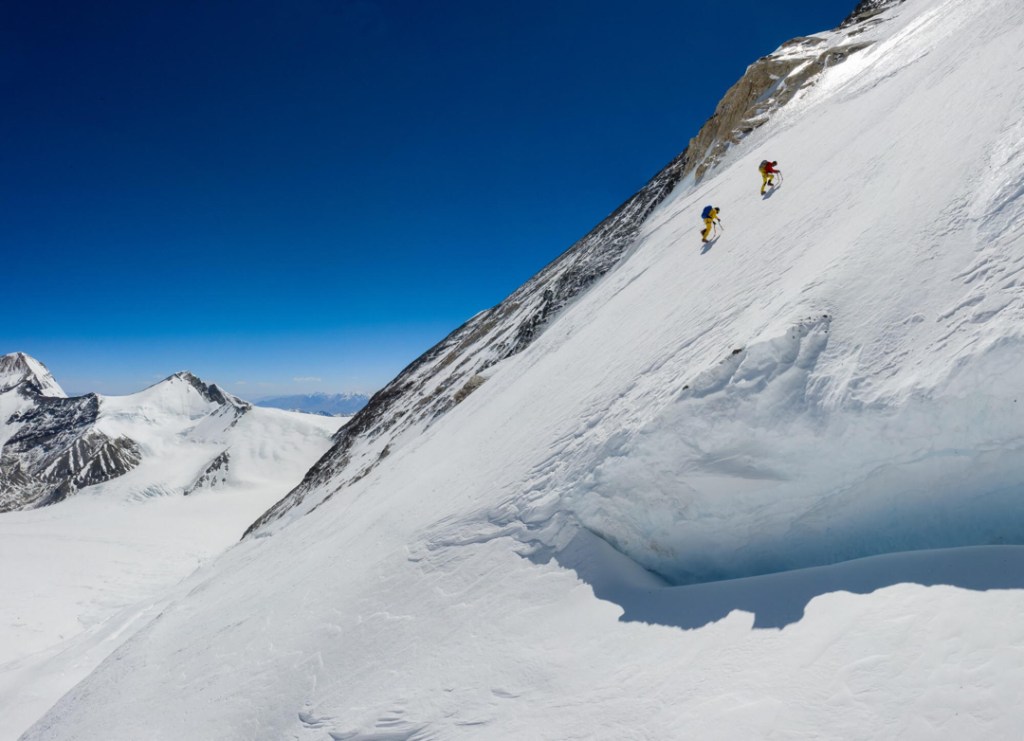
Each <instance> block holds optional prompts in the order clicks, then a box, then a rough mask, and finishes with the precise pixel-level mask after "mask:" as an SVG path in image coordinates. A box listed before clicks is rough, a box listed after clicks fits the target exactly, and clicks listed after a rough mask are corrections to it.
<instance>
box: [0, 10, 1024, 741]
mask: <svg viewBox="0 0 1024 741" xmlns="http://www.w3.org/2000/svg"><path fill="white" fill-rule="evenodd" d="M863 36H864V37H865V38H866V39H867V38H870V39H871V40H873V41H874V42H875V43H873V44H872V45H871V46H869V47H868V48H867V49H865V50H863V51H860V52H858V53H857V54H856V55H853V56H851V57H850V58H849V59H848V60H847V61H845V62H844V63H843V64H842V65H840V66H837V67H833V68H829V69H828V70H826V71H825V72H824V74H823V75H822V76H821V78H820V79H819V80H818V82H817V84H815V85H813V86H811V87H808V88H805V89H803V90H801V91H800V93H799V94H797V95H796V96H795V97H794V98H793V99H792V100H791V101H790V103H789V104H787V105H786V106H785V107H784V108H783V109H781V110H780V111H778V112H776V114H775V115H774V116H773V118H772V120H770V121H769V122H768V123H767V124H765V125H764V126H762V127H761V128H759V129H757V130H756V131H753V132H752V133H751V134H750V135H749V136H747V137H746V138H745V139H743V141H742V142H739V143H737V144H736V145H734V146H732V147H731V148H730V149H729V151H728V153H727V154H726V156H725V158H724V159H723V160H722V162H721V164H720V166H719V167H718V169H717V170H715V171H713V172H712V173H711V174H710V175H709V176H708V177H707V178H705V179H704V180H703V181H702V182H701V183H700V184H699V185H694V184H693V183H692V182H685V183H682V184H681V185H679V186H678V187H677V188H676V189H675V191H674V192H673V193H672V195H671V196H670V197H669V198H668V199H666V200H665V201H664V202H663V203H662V204H661V205H660V206H659V207H658V208H656V209H655V210H654V211H653V212H652V213H651V214H650V216H649V217H648V218H647V219H646V220H645V221H644V223H643V226H642V228H641V229H640V231H639V233H638V236H637V241H636V242H635V243H634V244H633V246H632V247H630V250H629V252H628V254H626V256H625V259H624V260H623V261H621V262H620V263H618V264H617V266H616V267H614V269H612V270H611V271H610V272H608V273H607V274H605V275H604V276H603V277H601V278H600V279H598V280H596V281H595V282H594V283H593V284H592V285H591V286H590V287H589V289H588V290H587V291H586V292H584V293H582V294H581V295H580V297H579V298H578V299H577V300H576V301H575V302H574V303H572V304H570V305H568V306H566V307H565V308H564V310H563V311H562V312H561V313H559V314H558V315H557V316H553V317H551V318H550V319H549V320H548V321H549V323H548V324H547V326H546V329H545V331H543V333H541V334H539V336H537V337H536V338H535V339H534V341H533V342H532V343H531V344H530V345H529V346H528V347H526V348H525V349H524V350H523V351H522V352H519V353H518V354H515V355H512V356H509V357H505V358H504V359H503V360H501V361H500V362H498V363H496V364H494V365H492V366H490V367H488V368H487V370H486V378H485V382H483V383H482V384H478V387H477V388H476V389H475V390H473V392H472V394H467V395H466V396H465V397H464V398H463V399H462V401H461V403H459V404H458V405H457V406H455V407H454V408H451V409H450V410H448V411H447V413H446V414H444V416H442V417H440V418H439V419H437V420H436V421H435V422H434V423H433V424H432V425H431V426H430V427H429V428H427V429H426V430H425V431H423V432H421V434H418V435H417V436H415V437H412V436H406V437H405V438H404V439H402V440H400V441H399V442H400V443H401V444H396V445H393V446H390V447H389V448H388V449H386V453H387V454H386V455H384V454H383V453H384V452H385V451H373V452H374V453H375V454H377V455H375V456H373V457H374V458H375V460H376V463H375V465H373V466H370V467H367V468H365V469H364V470H363V471H361V473H360V475H359V476H358V477H351V478H348V477H346V479H345V480H344V481H338V480H332V479H331V478H330V475H329V474H325V475H324V476H323V477H319V478H313V479H311V478H307V485H308V486H307V488H308V491H307V494H308V496H307V497H306V499H305V502H306V504H307V505H309V506H305V505H304V506H303V507H302V508H301V509H300V510H297V511H299V512H301V513H302V514H303V516H292V517H290V518H285V519H282V520H279V521H275V522H272V523H269V524H268V525H267V526H265V527H262V528H260V529H258V530H257V531H256V532H255V533H254V537H250V538H247V539H246V540H244V541H243V542H241V543H240V544H238V545H237V546H235V547H234V548H232V549H230V550H229V551H227V552H226V553H225V554H224V555H222V556H221V557H219V558H218V559H217V560H216V561H214V562H212V563H209V564H207V565H205V566H204V567H203V568H202V569H200V570H199V571H198V572H197V573H196V574H194V575H193V576H192V577H190V578H189V579H188V580H186V582H185V583H183V584H182V585H181V586H180V587H179V588H178V589H177V590H176V591H175V593H174V594H172V595H169V596H167V597H166V598H165V601H164V602H162V603H161V610H162V611H161V613H160V615H159V616H158V617H156V618H155V619H152V620H150V621H149V622H148V623H147V624H146V625H145V626H144V627H141V628H139V629H138V630H137V632H135V634H134V635H133V636H132V637H131V638H130V639H128V640H127V641H125V642H124V643H123V645H121V646H120V647H119V648H117V649H116V650H115V651H114V652H113V653H112V654H111V656H110V657H109V658H107V659H106V660H105V661H104V662H103V663H102V664H101V665H100V666H99V667H98V668H97V669H96V670H95V671H93V672H92V673H91V674H90V675H89V676H88V677H87V678H86V679H85V680H84V681H82V682H81V683H79V684H78V685H77V686H76V687H75V688H74V689H72V690H71V691H70V692H69V693H68V694H67V695H65V696H64V698H63V699H62V700H61V701H60V702H58V703H57V704H56V705H55V706H54V707H53V708H52V709H51V710H50V711H49V712H48V713H47V714H46V715H45V716H44V717H42V718H41V719H40V720H39V721H38V722H37V723H36V724H35V725H34V726H33V727H32V728H31V729H30V730H29V731H28V732H27V733H26V734H25V736H24V739H25V741H39V740H43V739H46V740H47V741H50V740H52V739H60V740H61V741H72V740H77V739H89V740H93V739H101V738H102V739H106V740H110V741H119V740H121V739H125V740H127V739H138V738H147V739H183V738H188V739H220V740H224V739H253V738H259V739H263V738H268V739H270V738H273V739H285V738H287V739H298V740H299V741H306V740H312V739H318V740H323V739H333V740H334V741H341V740H342V739H346V740H355V739H358V740H361V741H371V740H372V741H383V740H384V739H406V740H413V739H415V740H416V741H424V740H426V739H460V738H502V739H524V738H529V739H567V738H588V739H590V738H593V739H664V738H715V739H750V738H765V739H769V738H778V739H792V738H828V739H833V738H834V739H878V738H913V739H918V738H920V739H934V738H945V739H964V738H1016V737H1017V736H1019V733H1020V728H1021V726H1022V723H1024V710H1022V706H1021V705H1020V703H1019V698H1020V696H1021V693H1022V692H1024V654H1022V651H1021V646H1022V645H1024V625H1022V624H1021V621H1020V620H1019V619H1018V616H1019V614H1020V612H1021V610H1022V608H1024V590H1022V587H1024V584H1022V577H1021V574H1022V573H1024V498H1022V496H1021V494H1022V493H1024V466H1022V463H1021V461H1022V460H1024V457H1022V455H1021V453H1022V447H1024V415H1022V414H1021V413H1020V403H1021V399H1024V373H1022V372H1021V370H1020V367H1021V359H1022V357H1024V336H1022V335H1024V321H1022V320H1024V168H1021V167H1020V164H1021V162H1022V158H1024V137H1022V135H1021V134H1022V129H1021V121H1022V120H1024V53H1022V52H1024V5H1022V4H1021V3H1020V2H1019V0H973V1H972V2H969V3H964V2H962V1H961V0H939V1H937V2H936V1H929V0H907V1H906V2H905V3H902V4H898V5H895V6H894V7H886V8H884V9H883V10H882V13H881V15H876V16H873V17H872V18H871V19H870V20H869V22H868V25H867V26H866V27H865V29H864V31H863ZM823 38H826V39H827V38H828V35H827V34H826V35H823ZM765 158H769V159H775V160H778V161H779V165H780V168H781V169H782V170H783V172H784V173H785V174H784V180H783V182H782V184H781V186H780V187H777V188H776V189H774V190H772V191H770V192H769V193H768V194H767V196H766V197H764V198H762V197H760V196H759V194H758V190H759V188H760V177H759V176H758V173H757V164H758V163H759V162H760V161H761V160H762V159H765ZM708 203H712V204H714V205H716V206H721V207H722V217H723V220H724V222H725V230H724V232H723V233H721V234H720V235H719V237H718V238H717V239H716V240H715V241H714V242H713V243H711V244H710V245H709V246H704V247H703V248H702V246H701V244H700V242H699V238H698V228H699V226H700V221H699V219H698V215H699V213H700V211H701V208H702V207H703V206H704V205H707V204H708ZM435 360H440V358H435ZM458 360H459V358H458V357H456V358H454V359H453V360H452V361H451V362H458ZM349 454H351V455H358V454H360V451H358V450H352V451H349ZM139 470H141V467H140V469H139ZM314 502H315V504H310V503H314ZM2 522H4V520H0V523H2ZM0 542H2V541H0Z"/></svg>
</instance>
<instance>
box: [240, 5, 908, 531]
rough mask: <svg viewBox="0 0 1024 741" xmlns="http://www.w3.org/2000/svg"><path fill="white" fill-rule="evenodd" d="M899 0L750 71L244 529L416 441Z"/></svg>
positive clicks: (420, 362)
mask: <svg viewBox="0 0 1024 741" xmlns="http://www.w3.org/2000/svg"><path fill="white" fill-rule="evenodd" d="M899 1H900V0H874V1H870V0H866V1H865V2H862V3H861V4H860V5H858V6H857V8H856V10H855V11H854V12H853V13H852V14H851V15H850V17H849V18H847V19H846V21H844V22H843V24H842V25H841V26H840V28H838V29H836V30H834V31H831V32H826V33H822V34H819V35H816V36H813V37H808V38H800V39H794V40H793V41H790V42H788V43H786V44H783V45H782V47H780V48H779V49H778V50H777V51H776V52H774V53H773V54H770V55H769V56H767V57H763V58H761V59H759V60H758V61H756V62H755V63H754V64H752V65H751V66H750V67H749V68H748V69H747V72H746V74H745V75H744V76H743V77H742V78H741V79H740V80H739V81H738V82H737V83H736V84H735V85H733V87H731V88H730V89H729V90H728V91H727V92H726V94H725V96H724V97H723V99H722V101H721V102H720V103H719V105H718V106H717V107H716V109H715V113H714V115H712V117H711V118H710V119H709V120H708V121H707V123H705V124H704V126H703V127H702V128H701V130H700V132H699V133H698V134H697V136H695V137H694V138H693V139H691V140H690V143H689V144H688V146H687V147H686V149H685V150H684V151H683V152H682V153H681V154H680V155H679V156H677V157H676V158H675V159H673V160H672V161H671V162H670V163H669V164H668V165H666V166H665V168H664V169H662V170H661V172H659V173H658V174H657V175H655V176H654V177H653V178H652V179H651V181H650V182H649V183H647V184H646V185H645V186H644V187H643V188H641V189H640V191H638V192H637V193H636V194H635V195H633V196H632V197H631V198H630V199H629V200H627V201H626V202H625V203H623V204H622V205H621V206H620V207H619V208H618V209H616V210H615V212H613V213H612V214H611V215H610V216H608V217H607V218H606V219H605V220H604V221H602V222H601V223H600V224H598V225H597V226H596V227H595V228H594V229H593V230H592V231H591V232H590V233H589V234H587V235H586V236H585V237H583V238H582V239H581V240H579V241H578V242H577V243H576V244H574V245H572V246H571V247H570V248H569V249H568V250H567V251H566V252H565V253H564V254H562V255H561V256H560V257H558V258H557V259H556V260H554V261H553V262H552V263H551V264H550V265H548V266H547V267H545V268H544V269H543V270H542V271H541V272H540V273H538V274H537V275H536V276H534V277H533V278H532V279H530V280H529V281H528V282H527V283H525V284H524V285H523V286H522V287H521V288H519V289H518V290H517V291H515V292H514V293H513V294H512V295H510V296H509V297H508V298H507V299H505V300H504V301H502V302H501V303H500V304H498V305H497V306H495V307H494V308H492V309H488V310H487V311H483V312H481V313H480V314H477V315H476V316H474V317H472V318H471V319H470V320H469V321H467V322H466V323H465V324H464V325H462V326H461V327H459V328H458V329H456V330H455V331H454V332H452V333H451V334H450V335H449V336H448V337H446V338H445V339H444V340H442V341H441V342H440V343H438V344H437V345H435V346H434V347H433V348H431V349H430V350H428V351H427V352H426V353H424V355H422V356H421V357H420V358H418V359H417V360H415V361H414V362H413V363H412V364H410V365H409V367H407V368H406V369H404V370H403V371H402V372H401V373H400V374H399V375H398V376H397V377H396V378H395V379H394V380H393V381H391V383H389V384H388V385H387V386H386V387H385V388H384V389H382V390H381V391H380V392H378V393H377V394H375V395H374V396H373V397H372V398H371V399H370V401H369V403H368V404H367V405H366V406H365V407H364V408H363V409H362V410H361V411H359V413H358V414H356V415H355V417H354V419H353V420H352V422H351V423H350V424H348V425H346V426H345V427H344V428H343V429H341V430H339V432H338V434H337V436H336V437H335V443H336V444H335V446H334V448H333V449H332V450H331V451H330V452H329V453H328V454H327V455H326V456H325V457H324V459H323V460H322V461H320V462H319V463H318V464H317V466H316V467H314V468H313V469H312V470H311V471H310V472H309V474H308V475H307V477H306V479H305V480H304V481H303V482H302V484H301V485H300V486H299V487H298V488H296V489H295V491H293V492H291V493H290V494H289V495H288V497H286V498H285V499H283V500H282V501H281V502H280V503H278V504H277V505H276V506H275V507H274V508H273V509H271V510H270V511H269V512H267V513H266V514H265V515H264V516H263V517H262V518H260V520H259V521H257V522H256V523H254V525H253V527H252V529H251V531H255V530H257V529H259V528H260V527H261V526H263V525H265V524H267V523H270V522H273V521H274V520H276V519H278V518H280V517H282V516H284V515H285V514H286V513H289V512H291V511H292V510H293V509H296V508H297V510H296V511H297V512H305V511H308V510H309V509H311V508H312V507H314V506H316V503H317V501H319V499H316V498H314V499H312V500H311V499H310V497H309V494H310V492H311V491H313V490H314V489H317V488H319V487H322V486H324V485H325V484H326V483H327V482H328V481H330V482H331V484H330V491H331V492H332V493H333V492H337V491H340V490H341V489H343V488H344V486H345V484H346V483H347V482H352V481H357V480H359V479H361V478H362V477H364V476H365V475H366V474H367V473H368V472H369V471H371V470H372V469H373V468H374V466H376V465H377V462H378V461H380V460H381V459H382V458H383V457H384V456H387V455H388V454H389V453H391V452H392V451H393V450H394V449H395V447H396V446H397V445H401V441H402V439H403V438H415V436H416V435H418V434H419V432H420V431H421V430H423V429H424V428H426V427H429V426H430V425H431V424H432V423H433V422H435V421H436V420H437V419H439V418H440V417H441V416H443V415H444V414H446V413H447V412H448V411H449V410H451V409H452V408H454V407H455V406H456V405H457V404H459V403H460V402H462V401H463V400H464V399H466V397H467V396H469V394H471V393H472V392H473V391H475V390H476V389H478V388H479V387H480V386H481V385H482V384H483V383H484V382H485V381H486V380H487V378H488V369H490V368H491V367H493V366H494V365H495V364H497V363H499V362H501V361H502V360H505V359H506V358H509V357H512V356H513V355H516V354H517V353H520V352H522V351H523V350H524V349H525V348H527V347H528V346H529V345H530V344H531V343H532V342H533V341H534V340H535V339H536V337H537V336H538V335H539V334H540V333H541V332H542V331H543V330H544V328H545V327H546V326H547V325H548V324H549V323H550V321H551V320H552V318H553V317H555V316H556V315H557V314H558V313H559V312H561V311H562V310H564V309H565V308H566V307H567V306H568V305H570V304H571V303H573V302H574V301H575V300H577V299H578V298H579V297H580V296H581V295H582V294H583V293H584V292H585V291H586V290H587V289H588V288H589V287H590V286H592V285H593V284H594V283H595V282H596V281H597V280H599V279H600V278H601V277H602V276H604V275H606V274H607V273H608V272H609V271H611V270H612V269H614V268H615V266H616V265H618V264H619V263H620V262H621V261H622V260H623V259H624V258H625V257H626V256H628V254H629V252H630V250H631V249H632V248H633V247H635V245H636V243H637V238H638V235H639V234H640V230H641V227H642V225H643V224H644V223H645V221H646V220H647V219H648V218H649V217H650V215H651V213H652V212H653V211H654V210H655V209H656V208H657V207H658V206H659V205H660V204H661V203H662V202H663V201H664V200H665V199H666V198H667V197H668V195H669V194H670V193H672V192H673V190H674V189H675V188H676V187H677V186H679V185H680V184H681V183H684V182H685V183H689V184H690V185H692V184H694V183H697V182H699V181H700V180H702V179H703V178H704V177H705V176H706V174H707V173H708V172H709V171H710V170H711V169H712V168H714V167H715V166H716V165H717V163H719V162H720V161H721V159H722V158H723V157H724V156H725V155H726V153H728V152H729V150H730V149H731V148H732V147H733V146H735V145H736V144H737V143H738V142H740V141H742V140H743V139H744V138H745V137H747V136H748V135H749V134H750V133H751V132H753V131H754V130H756V129H757V128H759V127H760V126H762V125H763V124H764V123H765V122H767V121H768V120H769V117H770V115H771V113H772V112H773V111H776V110H779V109H780V108H782V107H783V106H785V105H786V104H787V103H788V102H789V101H791V100H792V99H793V98H794V96H796V95H798V94H799V93H800V92H801V91H804V90H806V89H807V88H809V87H811V86H813V85H814V84H815V82H816V81H817V79H818V78H819V76H820V75H821V73H822V72H823V71H824V70H825V69H827V68H828V67H831V66H834V65H837V64H841V63H842V62H844V61H845V60H846V59H847V58H848V57H849V56H850V55H851V54H854V53H856V52H857V51H860V50H862V49H864V48H866V47H867V46H869V45H870V44H871V43H872V42H873V40H874V38H875V37H874V36H872V34H871V33H870V30H871V28H872V27H873V26H874V24H875V23H876V22H879V19H878V18H877V15H878V13H880V12H881V11H882V10H884V9H885V8H888V7H891V6H893V5H896V4H898V2H899ZM293 514H294V513H293Z"/></svg>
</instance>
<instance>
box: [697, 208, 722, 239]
mask: <svg viewBox="0 0 1024 741" xmlns="http://www.w3.org/2000/svg"><path fill="white" fill-rule="evenodd" d="M721 210H722V209H720V208H719V207H718V206H705V207H704V210H703V211H701V213H700V217H701V218H702V219H704V231H702V232H701V234H700V241H701V242H707V241H708V237H710V236H711V230H712V229H714V228H715V222H716V221H717V222H718V223H719V224H721V223H722V222H721V220H720V219H719V218H718V214H719V212H720V211H721Z"/></svg>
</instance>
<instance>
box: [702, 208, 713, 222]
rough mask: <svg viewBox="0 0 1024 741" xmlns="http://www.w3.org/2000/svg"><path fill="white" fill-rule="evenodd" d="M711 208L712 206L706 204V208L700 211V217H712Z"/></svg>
mask: <svg viewBox="0 0 1024 741" xmlns="http://www.w3.org/2000/svg"><path fill="white" fill-rule="evenodd" d="M711 209H712V207H711V206H705V207H704V210H703V211H701V212H700V217H701V218H702V219H707V218H710V217H711Z"/></svg>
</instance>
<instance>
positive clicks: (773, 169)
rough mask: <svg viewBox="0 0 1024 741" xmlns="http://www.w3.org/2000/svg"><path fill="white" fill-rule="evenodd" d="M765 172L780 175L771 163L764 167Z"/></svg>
mask: <svg viewBox="0 0 1024 741" xmlns="http://www.w3.org/2000/svg"><path fill="white" fill-rule="evenodd" d="M764 171H765V172H768V173H778V170H776V169H775V167H774V166H773V165H772V163H771V162H769V163H768V164H766V165H765V166H764Z"/></svg>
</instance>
